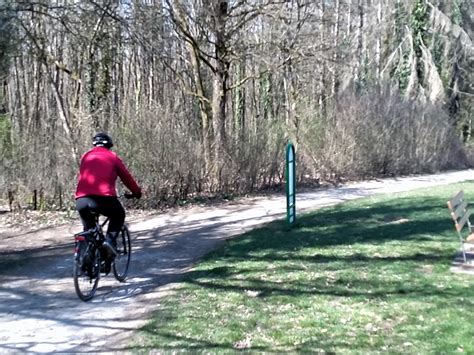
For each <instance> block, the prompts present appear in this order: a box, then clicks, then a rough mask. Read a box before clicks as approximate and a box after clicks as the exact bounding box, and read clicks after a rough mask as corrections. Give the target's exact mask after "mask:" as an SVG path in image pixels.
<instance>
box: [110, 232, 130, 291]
mask: <svg viewBox="0 0 474 355" xmlns="http://www.w3.org/2000/svg"><path fill="white" fill-rule="evenodd" d="M117 251H118V255H117V256H116V257H115V259H114V264H113V269H114V276H115V278H116V279H117V280H118V281H120V282H123V281H125V278H126V277H127V274H128V268H129V266H130V258H131V256H132V243H131V241H130V232H129V231H128V228H127V226H123V227H122V230H121V231H120V234H119V235H118V237H117Z"/></svg>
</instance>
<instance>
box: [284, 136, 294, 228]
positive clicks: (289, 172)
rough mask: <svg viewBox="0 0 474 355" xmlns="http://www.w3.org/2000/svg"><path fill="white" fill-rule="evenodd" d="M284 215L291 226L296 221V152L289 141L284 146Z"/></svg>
mask: <svg viewBox="0 0 474 355" xmlns="http://www.w3.org/2000/svg"><path fill="white" fill-rule="evenodd" d="M286 216H287V218H286V219H287V222H288V224H289V225H290V226H293V225H294V224H295V222H296V154H295V146H294V145H293V144H292V143H291V142H290V143H288V145H287V146H286Z"/></svg>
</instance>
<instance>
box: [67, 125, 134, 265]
mask: <svg viewBox="0 0 474 355" xmlns="http://www.w3.org/2000/svg"><path fill="white" fill-rule="evenodd" d="M92 145H93V146H94V148H92V149H91V150H89V151H88V152H86V153H85V154H84V155H83V156H82V157H81V164H80V168H79V177H78V182H77V188H76V193H75V198H76V210H77V211H78V212H79V216H80V217H81V220H82V224H83V226H84V231H86V230H89V229H91V228H94V227H95V216H94V214H93V212H95V213H98V214H101V215H104V216H106V217H108V218H109V226H108V228H107V234H106V238H105V241H104V244H103V246H104V248H105V249H106V250H107V252H108V254H109V257H110V258H114V257H115V256H116V255H117V254H118V253H117V249H116V245H117V242H116V239H117V236H118V234H119V233H120V230H121V229H122V226H123V224H124V222H125V210H124V209H123V206H122V204H121V203H120V201H119V200H118V198H117V191H116V189H115V183H116V180H117V177H119V178H120V180H122V182H123V183H124V185H125V186H126V187H127V188H128V189H129V190H130V191H131V192H132V197H136V198H141V196H142V190H141V188H140V186H138V184H137V182H136V181H135V179H134V178H133V176H132V175H131V174H130V172H129V171H128V169H127V167H126V166H125V164H124V163H123V162H122V160H121V159H120V158H119V156H118V155H117V154H116V153H114V152H112V151H111V150H110V148H112V147H113V145H114V144H113V141H112V138H111V137H110V136H109V135H108V134H106V133H97V134H96V135H95V136H94V137H93V139H92Z"/></svg>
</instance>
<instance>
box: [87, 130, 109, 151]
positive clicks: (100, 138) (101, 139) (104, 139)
mask: <svg viewBox="0 0 474 355" xmlns="http://www.w3.org/2000/svg"><path fill="white" fill-rule="evenodd" d="M92 145H93V146H95V147H105V148H108V149H110V148H112V147H113V146H114V142H113V141H112V138H110V136H109V135H108V134H107V133H103V132H101V133H97V134H96V135H95V136H94V138H92Z"/></svg>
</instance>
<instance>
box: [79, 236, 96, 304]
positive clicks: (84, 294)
mask: <svg viewBox="0 0 474 355" xmlns="http://www.w3.org/2000/svg"><path fill="white" fill-rule="evenodd" d="M73 274H74V288H75V289H76V294H77V296H78V297H79V298H80V299H81V300H83V301H89V300H90V299H92V297H94V294H95V291H96V290H97V286H98V284H99V279H100V251H99V249H98V248H96V247H95V246H94V245H93V244H88V245H87V247H86V249H85V250H84V254H83V255H79V256H77V257H75V258H74V269H73Z"/></svg>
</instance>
